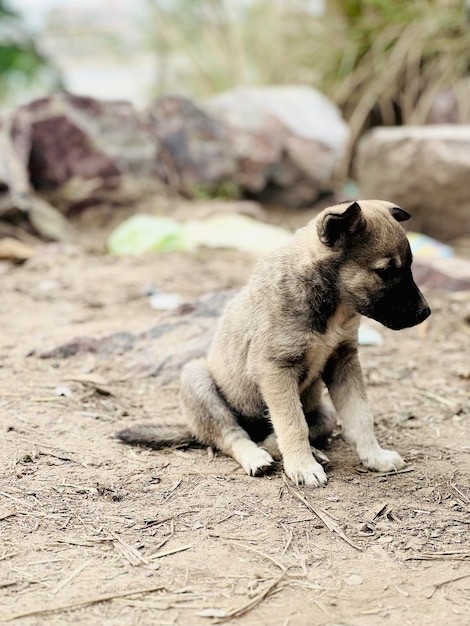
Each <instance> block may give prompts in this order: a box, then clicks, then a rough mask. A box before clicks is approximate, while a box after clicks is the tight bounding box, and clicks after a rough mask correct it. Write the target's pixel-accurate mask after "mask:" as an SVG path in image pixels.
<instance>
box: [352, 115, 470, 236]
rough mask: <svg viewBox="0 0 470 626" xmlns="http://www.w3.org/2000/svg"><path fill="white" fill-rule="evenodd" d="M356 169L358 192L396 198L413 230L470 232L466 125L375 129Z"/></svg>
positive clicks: (469, 134) (468, 127)
mask: <svg viewBox="0 0 470 626" xmlns="http://www.w3.org/2000/svg"><path fill="white" fill-rule="evenodd" d="M355 168H356V173H357V178H358V182H359V186H360V188H361V195H362V196H363V197H369V198H383V199H387V200H391V201H393V202H396V203H397V204H398V205H399V206H401V207H403V208H404V209H406V210H407V211H409V212H410V213H411V214H412V222H411V224H412V227H413V230H417V231H421V232H424V233H426V234H428V235H430V236H431V237H435V238H436V239H438V240H440V241H448V240H450V239H452V238H453V237H458V236H462V235H464V234H466V233H470V125H433V126H402V127H395V128H376V129H374V130H372V131H370V132H369V133H367V134H366V135H365V136H364V137H363V139H362V140H361V141H360V142H359V145H358V150H357V158H356V163H355Z"/></svg>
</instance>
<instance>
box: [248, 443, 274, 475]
mask: <svg viewBox="0 0 470 626" xmlns="http://www.w3.org/2000/svg"><path fill="white" fill-rule="evenodd" d="M273 463H274V461H273V458H272V456H271V455H270V454H269V452H266V450H263V449H262V448H258V450H257V451H253V452H252V453H251V454H250V456H249V458H247V459H246V460H245V462H244V464H243V469H244V470H245V472H246V473H247V474H249V475H250V476H262V475H263V474H266V472H267V471H269V469H270V468H271V466H272V464H273Z"/></svg>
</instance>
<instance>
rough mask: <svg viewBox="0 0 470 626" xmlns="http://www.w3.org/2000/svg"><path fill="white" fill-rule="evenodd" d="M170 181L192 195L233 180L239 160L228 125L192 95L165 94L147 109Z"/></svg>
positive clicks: (178, 189) (168, 180) (152, 130)
mask: <svg viewBox="0 0 470 626" xmlns="http://www.w3.org/2000/svg"><path fill="white" fill-rule="evenodd" d="M147 114H148V116H149V126H150V131H151V133H152V135H153V136H154V137H155V140H156V142H157V143H158V144H159V145H160V157H159V160H160V162H161V163H162V165H163V166H164V167H165V168H166V181H165V182H167V183H168V184H169V185H173V186H176V188H177V191H181V192H183V193H185V194H187V195H189V196H191V195H197V193H198V190H199V189H201V188H202V189H207V190H208V191H210V190H211V189H216V188H217V186H218V185H219V184H220V183H223V182H228V181H231V180H233V178H234V175H235V159H234V157H233V154H232V151H231V146H230V143H229V141H228V137H227V133H226V130H225V127H224V125H223V124H222V123H221V122H219V121H218V120H216V119H214V118H213V117H211V116H210V115H207V113H205V112H204V111H203V110H202V109H201V108H200V107H198V106H196V105H195V104H194V103H193V102H191V100H189V99H188V98H184V97H182V96H163V97H162V98H159V99H158V100H155V101H154V102H153V103H152V104H151V105H150V106H149V107H148V109H147Z"/></svg>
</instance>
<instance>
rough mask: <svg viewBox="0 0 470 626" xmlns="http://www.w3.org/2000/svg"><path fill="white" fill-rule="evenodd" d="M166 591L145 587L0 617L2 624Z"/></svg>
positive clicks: (161, 587) (158, 587)
mask: <svg viewBox="0 0 470 626" xmlns="http://www.w3.org/2000/svg"><path fill="white" fill-rule="evenodd" d="M162 589H165V587H163V586H162V585H158V586H155V587H144V588H143V589H134V590H132V589H131V590H129V591H118V592H115V593H107V594H104V595H101V596H95V597H91V598H83V599H82V600H74V601H72V602H65V603H64V604H58V605H56V606H50V607H45V608H43V609H32V610H29V611H23V612H19V613H12V614H11V615H0V622H13V621H14V620H17V619H22V618H24V617H32V616H33V615H47V614H48V613H56V612H57V611H69V610H71V609H78V608H81V607H84V606H89V605H90V604H99V603H100V602H110V601H111V600H115V599H116V598H125V597H127V596H133V595H139V594H142V593H153V592H154V591H161V590H162Z"/></svg>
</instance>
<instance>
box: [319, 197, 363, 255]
mask: <svg viewBox="0 0 470 626" xmlns="http://www.w3.org/2000/svg"><path fill="white" fill-rule="evenodd" d="M364 224H365V222H364V218H363V216H362V210H361V207H360V206H359V204H358V203H357V202H352V203H351V204H350V205H349V206H348V207H346V208H345V209H343V210H339V211H338V209H333V210H332V211H331V213H326V215H325V217H324V218H323V219H322V220H321V221H320V223H319V224H318V236H319V237H320V241H321V242H322V243H324V244H326V245H327V246H330V247H333V246H334V245H335V243H336V242H337V241H338V239H339V238H340V237H341V236H343V235H353V234H354V233H357V232H358V231H359V230H360V229H361V228H362V227H363V226H364Z"/></svg>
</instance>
